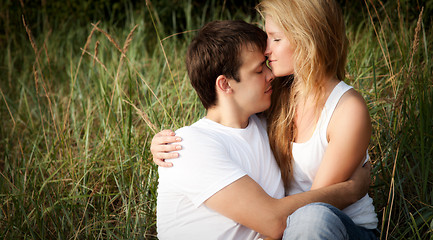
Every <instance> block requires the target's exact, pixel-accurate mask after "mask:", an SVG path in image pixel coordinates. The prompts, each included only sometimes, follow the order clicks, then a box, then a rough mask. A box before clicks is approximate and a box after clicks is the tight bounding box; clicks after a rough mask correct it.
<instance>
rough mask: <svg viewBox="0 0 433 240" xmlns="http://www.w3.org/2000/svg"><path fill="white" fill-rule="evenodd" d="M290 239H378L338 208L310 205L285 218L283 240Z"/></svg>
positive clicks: (371, 231) (373, 232) (323, 204)
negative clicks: (285, 225) (285, 224)
mask: <svg viewBox="0 0 433 240" xmlns="http://www.w3.org/2000/svg"><path fill="white" fill-rule="evenodd" d="M288 239H290V240H292V239H321V240H322V239H323V240H324V239H329V240H338V239H350V240H352V239H378V238H377V237H376V235H375V230H371V229H366V228H363V227H360V226H357V225H356V224H355V223H354V222H353V221H352V220H351V219H350V218H349V217H348V216H347V215H346V214H344V213H343V212H342V211H341V210H339V209H338V208H336V207H334V206H332V205H329V204H326V203H312V204H309V205H306V206H304V207H302V208H299V209H298V210H297V211H295V212H294V213H293V214H292V215H290V216H289V217H288V218H287V227H286V230H285V231H284V236H283V240H288Z"/></svg>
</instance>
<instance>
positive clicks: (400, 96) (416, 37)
mask: <svg viewBox="0 0 433 240" xmlns="http://www.w3.org/2000/svg"><path fill="white" fill-rule="evenodd" d="M423 11H424V7H423V8H421V12H420V14H419V17H418V22H417V24H416V28H415V35H414V39H413V42H412V48H411V52H410V57H409V58H410V60H409V67H408V69H407V71H406V77H405V81H404V85H403V89H402V90H401V91H400V93H399V94H398V96H397V97H396V103H395V108H394V109H401V107H402V101H403V96H404V95H405V93H406V91H407V89H408V88H409V84H410V82H411V80H412V78H411V75H412V73H413V71H414V68H413V66H412V64H413V57H414V55H415V53H416V51H417V50H418V46H419V33H420V32H421V23H422V14H423Z"/></svg>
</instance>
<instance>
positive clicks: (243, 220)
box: [205, 164, 370, 239]
mask: <svg viewBox="0 0 433 240" xmlns="http://www.w3.org/2000/svg"><path fill="white" fill-rule="evenodd" d="M369 184H370V165H369V164H367V165H366V166H365V167H359V168H358V169H356V171H355V173H354V175H353V176H352V177H351V179H349V180H348V181H345V182H341V183H337V184H334V185H332V186H328V187H324V188H321V189H316V190H312V191H309V192H304V193H300V194H295V195H292V196H287V197H285V198H282V199H274V198H272V197H270V196H269V195H268V194H266V192H265V191H264V190H263V189H262V188H261V187H260V185H258V184H257V183H256V182H255V181H254V180H252V179H251V178H250V177H248V176H244V177H242V178H240V179H239V180H237V181H235V182H233V183H232V184H230V185H228V186H226V187H225V188H223V189H222V190H220V191H219V192H217V193H216V194H214V195H213V196H212V197H210V198H209V199H208V200H206V201H205V205H206V206H208V207H209V208H211V209H213V210H215V211H217V212H219V213H221V214H222V215H224V216H226V217H228V218H230V219H232V220H234V221H236V222H238V223H240V224H242V225H244V226H247V227H249V228H251V229H253V230H255V231H257V232H259V233H261V234H264V235H266V236H268V237H272V238H277V239H278V238H281V236H282V235H283V232H284V229H285V228H286V219H287V217H288V216H289V215H290V214H292V213H293V212H294V211H296V209H298V208H300V207H302V206H304V205H307V204H309V203H312V202H325V203H329V204H331V205H334V206H335V207H337V208H340V209H342V208H345V207H347V206H349V205H350V204H352V203H354V202H356V201H357V200H358V199H360V198H361V197H362V196H364V195H365V194H366V193H367V191H368V186H369Z"/></svg>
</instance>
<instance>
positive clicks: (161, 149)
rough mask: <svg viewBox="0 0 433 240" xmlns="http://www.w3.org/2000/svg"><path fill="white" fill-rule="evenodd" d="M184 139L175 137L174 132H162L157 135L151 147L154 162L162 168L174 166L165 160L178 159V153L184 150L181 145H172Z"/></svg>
mask: <svg viewBox="0 0 433 240" xmlns="http://www.w3.org/2000/svg"><path fill="white" fill-rule="evenodd" d="M180 141H182V139H181V138H180V137H178V136H175V132H173V131H172V130H162V131H161V132H159V133H157V134H156V135H155V136H154V137H153V138H152V143H151V145H150V151H151V153H152V155H153V162H154V163H155V164H156V165H158V166H161V167H172V166H173V164H172V163H169V162H165V159H173V158H177V157H178V156H179V154H178V153H177V152H173V151H177V150H180V149H182V146H181V145H178V144H171V143H175V142H180Z"/></svg>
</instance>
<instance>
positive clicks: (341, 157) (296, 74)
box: [151, 0, 377, 230]
mask: <svg viewBox="0 0 433 240" xmlns="http://www.w3.org/2000/svg"><path fill="white" fill-rule="evenodd" d="M256 9H257V10H258V11H259V13H260V14H261V15H262V16H263V17H264V18H265V28H266V33H267V35H268V40H267V41H268V43H267V49H266V52H265V55H266V56H267V57H268V63H269V67H270V68H271V69H272V72H273V73H274V75H275V76H276V77H281V78H280V79H279V80H274V82H273V101H272V105H271V108H270V109H269V110H268V112H267V115H266V116H267V123H268V134H269V140H270V144H271V147H272V150H273V152H274V155H275V158H276V160H277V162H278V165H279V167H280V169H281V173H282V177H283V180H284V183H285V187H286V194H287V195H291V194H296V193H299V192H304V191H308V190H310V189H317V188H321V187H324V186H329V185H332V184H335V183H338V182H342V181H345V180H347V179H348V178H349V177H350V176H351V175H352V173H353V172H354V170H355V169H356V167H357V166H358V165H360V164H363V163H364V162H365V161H367V160H368V158H369V157H368V154H367V147H368V144H369V140H370V136H371V122H370V117H369V113H368V109H367V106H366V104H365V102H364V99H363V98H362V96H361V95H360V94H359V93H357V92H356V91H355V90H353V89H352V87H350V86H348V85H347V84H345V83H344V82H343V81H342V80H344V77H345V64H346V57H347V45H348V40H347V37H346V34H345V26H344V19H343V16H342V13H341V10H340V9H339V7H338V5H337V3H336V2H335V1H334V0H291V1H288V0H263V1H261V2H260V4H259V5H258V6H257V8H256ZM284 76H289V77H284ZM175 141H180V139H179V138H177V137H176V136H174V134H173V132H171V131H168V130H165V131H162V132H161V133H159V134H157V135H155V137H154V139H153V140H152V147H151V150H152V153H153V155H154V161H155V163H156V164H158V165H160V166H163V167H169V166H171V164H169V163H165V162H163V159H167V158H174V157H177V153H170V152H169V151H172V150H176V148H177V149H179V148H180V145H176V144H175V145H165V144H166V143H172V142H175ZM343 212H344V213H345V214H347V215H348V216H349V217H350V218H351V219H352V220H353V221H354V222H355V224H357V225H358V226H361V227H363V228H365V229H366V230H367V229H375V228H376V227H377V217H376V214H375V211H374V206H373V204H372V199H371V198H370V197H369V196H368V195H366V196H365V197H364V198H362V199H361V200H359V201H358V202H356V203H355V204H353V205H351V206H349V207H348V208H346V209H344V210H343Z"/></svg>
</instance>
